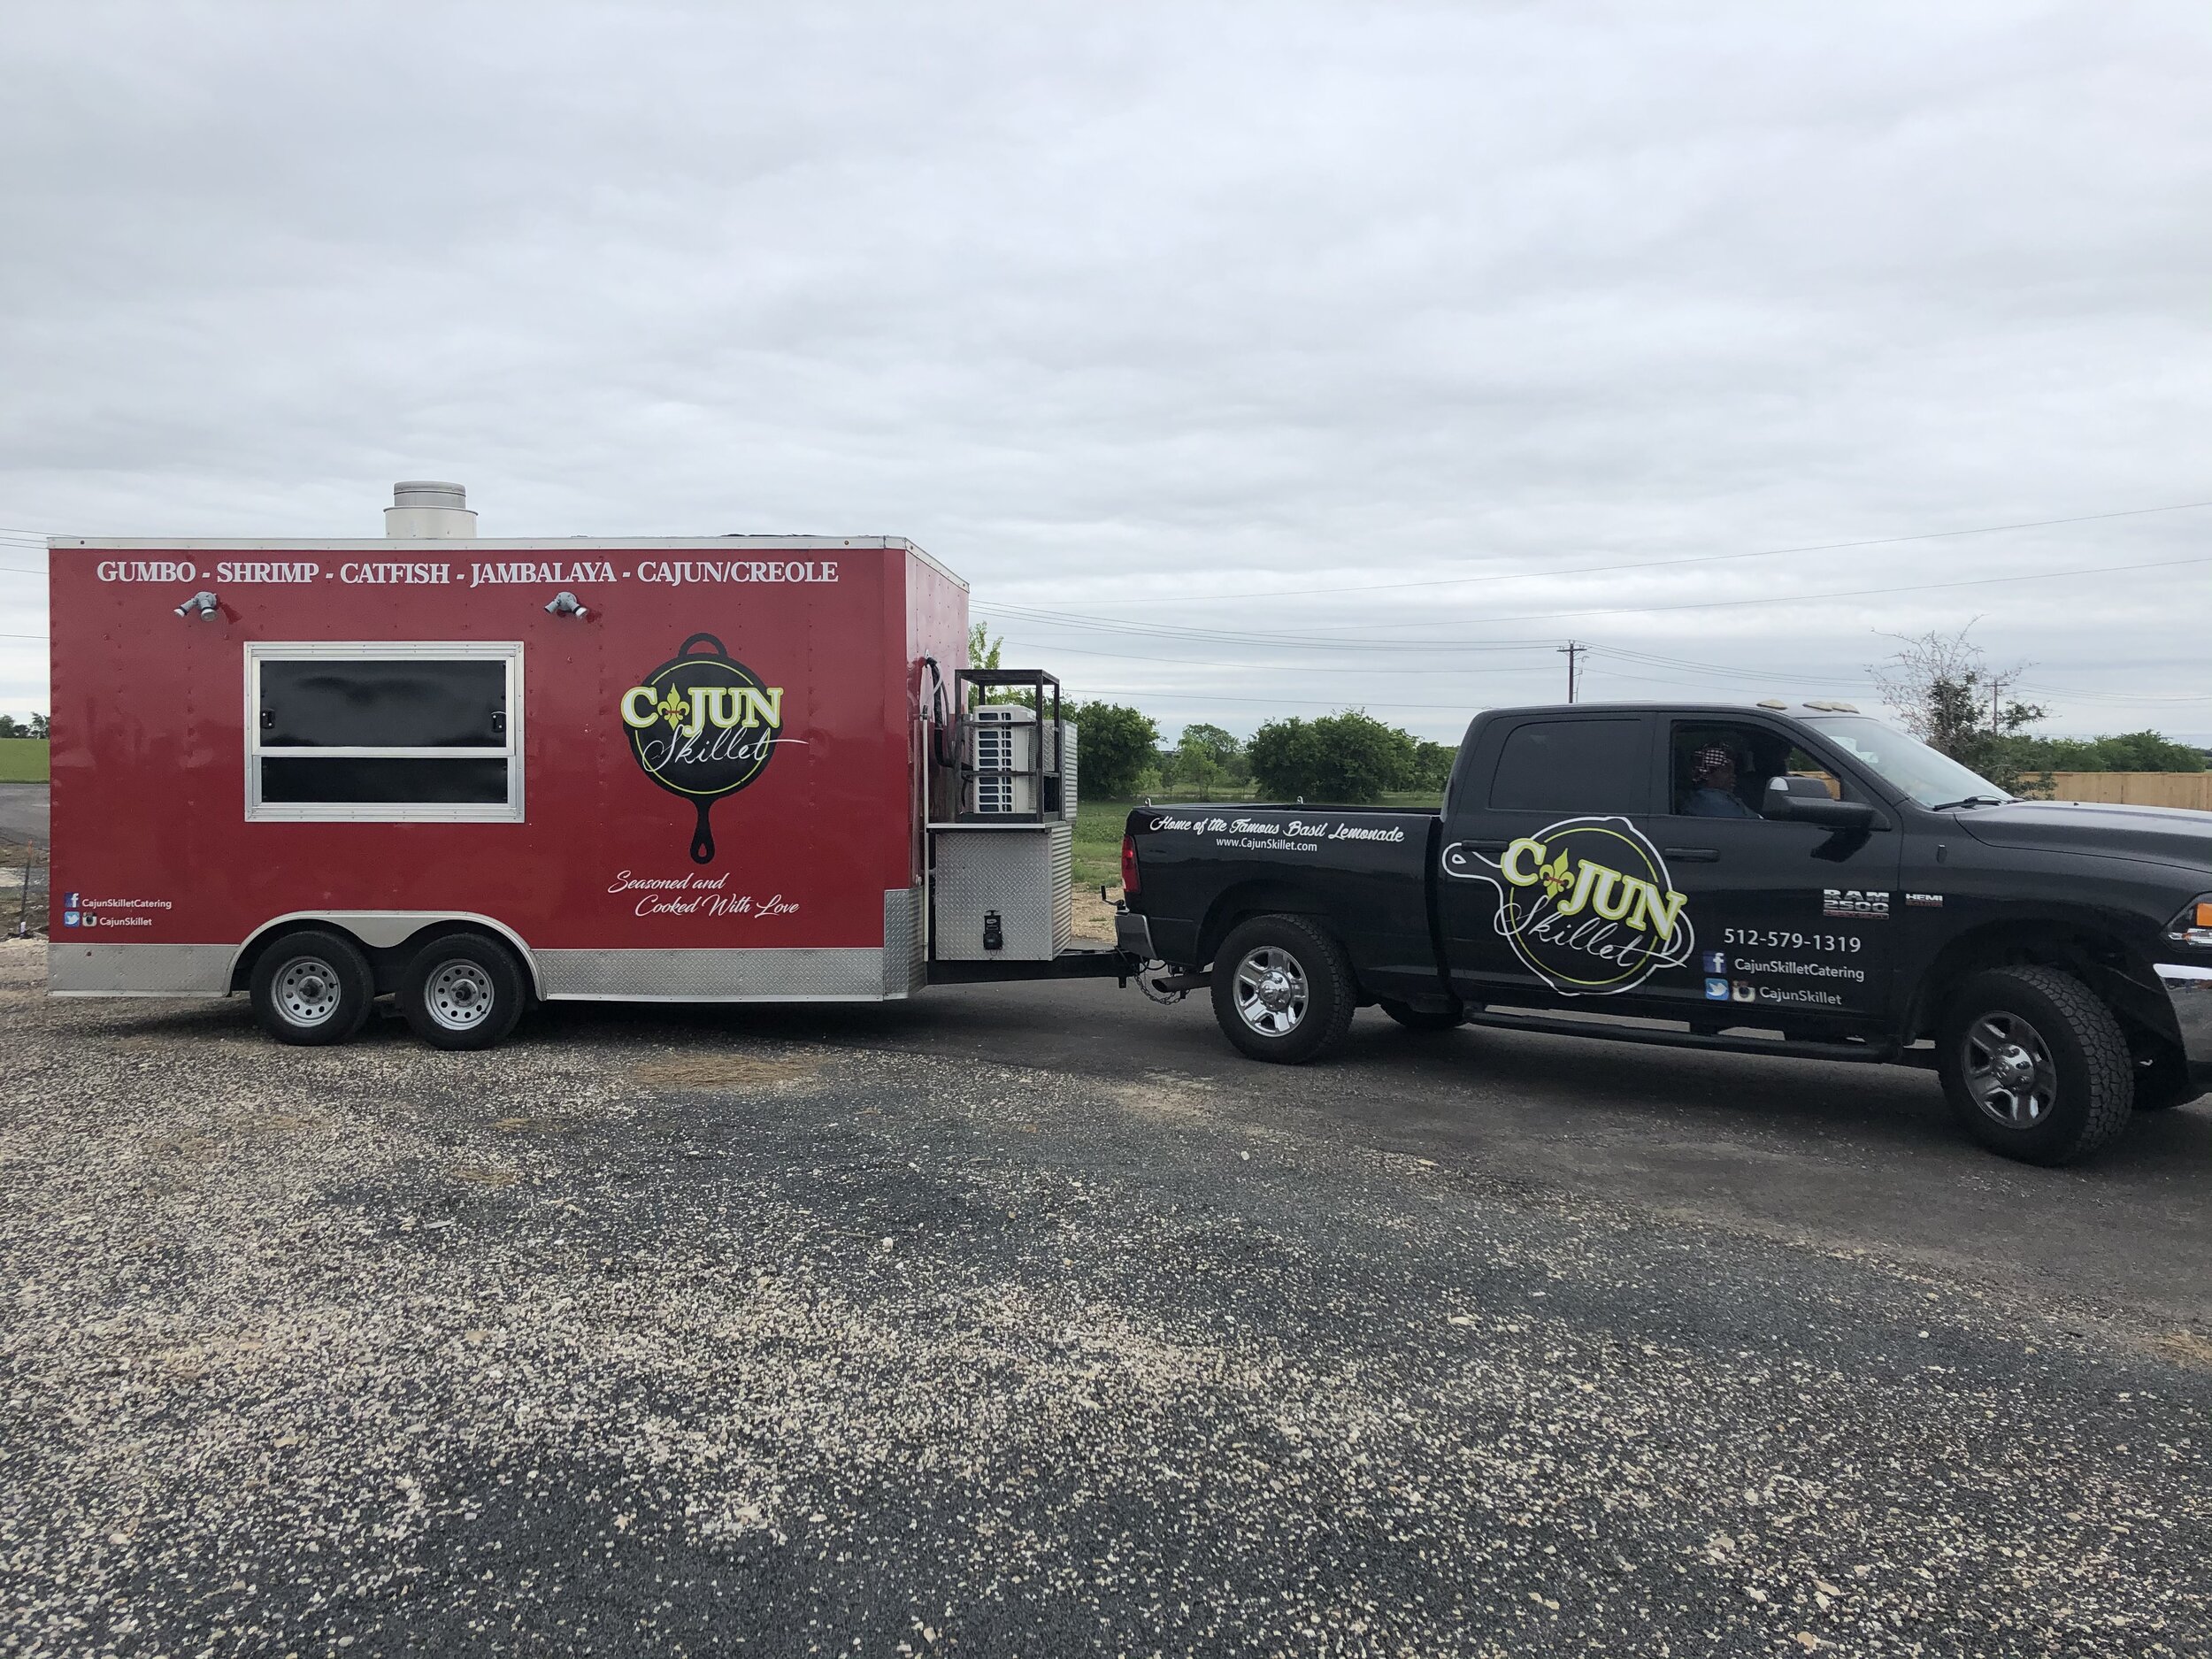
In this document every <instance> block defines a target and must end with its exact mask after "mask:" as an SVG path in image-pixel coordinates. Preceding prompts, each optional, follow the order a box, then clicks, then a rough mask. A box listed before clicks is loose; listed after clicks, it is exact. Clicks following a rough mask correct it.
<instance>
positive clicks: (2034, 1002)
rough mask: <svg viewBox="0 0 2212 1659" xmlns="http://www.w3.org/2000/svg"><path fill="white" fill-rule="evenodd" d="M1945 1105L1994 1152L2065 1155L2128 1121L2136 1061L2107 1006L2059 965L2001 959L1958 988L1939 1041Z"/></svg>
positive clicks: (2057, 1158) (2024, 1156) (2071, 1157)
mask: <svg viewBox="0 0 2212 1659" xmlns="http://www.w3.org/2000/svg"><path fill="white" fill-rule="evenodd" d="M1937 1064H1938V1069H1939V1071H1940V1073H1941V1075H1942V1078H1943V1091H1944V1093H1945V1094H1946V1095H1947V1096H1948V1097H1949V1099H1950V1102H1951V1110H1952V1111H1953V1112H1954V1113H1955V1114H1956V1115H1957V1117H1958V1119H1959V1121H1960V1123H1961V1124H1962V1125H1963V1126H1964V1127H1965V1129H1966V1132H1967V1133H1969V1134H1970V1135H1972V1136H1973V1137H1974V1138H1975V1139H1976V1140H1977V1141H1980V1142H1981V1143H1982V1144H1983V1145H1984V1146H1985V1147H1987V1148H1989V1149H1990V1150H1991V1151H1993V1152H1998V1153H2001V1154H2003V1155H2004V1156H2006V1157H2008V1158H2018V1159H2020V1160H2021V1161H2022V1162H2024V1163H2028V1164H2071V1163H2074V1162H2076V1161H2077V1160H2078V1159H2081V1158H2085V1157H2087V1156H2089V1155H2090V1154H2091V1153H2093V1152H2094V1151H2096V1150H2097V1149H2098V1148H2101V1147H2102V1146H2104V1145H2105V1144H2106V1143H2107V1142H2108V1141H2110V1140H2111V1139H2112V1138H2113V1137H2114V1136H2115V1135H2116V1134H2118V1133H2120V1131H2121V1130H2122V1129H2123V1128H2124V1127H2126V1125H2127V1120H2128V1112H2129V1110H2130V1109H2131V1107H2132V1105H2133V1103H2134V1092H2135V1063H2134V1060H2133V1057H2132V1056H2131V1055H2130V1054H2129V1053H2128V1045H2127V1038H2126V1036H2125V1035H2124V1033H2122V1032H2121V1030H2120V1024H2119V1022H2118V1021H2117V1020H2116V1019H2115V1018H2113V1017H2112V1011H2111V1010H2109V1009H2108V1008H2107V1007H2106V1006H2105V1005H2104V1004H2103V1003H2102V1002H2099V1001H2098V1000H2097V999H2096V997H2095V996H2094V995H2092V994H2091V993H2090V990H2089V987H2086V986H2085V985H2084V984H2082V982H2081V981H2080V980H2078V979H2075V978H2074V977H2073V976H2072V975H2070V974H2067V973H2062V972H2059V971H2058V970H2057V969H2055V968H1998V969H1993V970H1992V971H1990V972H1986V973H1978V974H1976V975H1975V976H1974V977H1973V978H1972V979H1969V980H1968V981H1967V982H1966V983H1965V984H1964V985H1963V986H1962V987H1959V993H1958V995H1956V996H1955V998H1953V999H1952V1002H1951V1007H1950V1010H1949V1012H1948V1013H1947V1015H1946V1016H1945V1018H1944V1022H1943V1031H1942V1034H1941V1036H1940V1037H1939V1039H1938V1041H1937Z"/></svg>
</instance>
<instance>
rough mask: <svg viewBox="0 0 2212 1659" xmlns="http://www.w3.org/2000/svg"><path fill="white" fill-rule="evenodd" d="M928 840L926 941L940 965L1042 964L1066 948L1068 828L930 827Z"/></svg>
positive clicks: (1070, 893)
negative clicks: (930, 865) (928, 925)
mask: <svg viewBox="0 0 2212 1659" xmlns="http://www.w3.org/2000/svg"><path fill="white" fill-rule="evenodd" d="M930 841H931V844H932V847H933V853H934V857H935V860H936V867H935V868H934V869H933V871H932V872H931V877H930V904H931V908H932V910H933V911H934V915H933V918H932V923H931V932H930V937H931V939H932V941H933V942H934V946H935V955H936V957H937V959H938V960H939V961H941V962H1044V961H1049V960H1050V959H1051V958H1053V957H1054V956H1058V955H1059V954H1060V953H1061V952H1062V951H1063V950H1065V949H1067V947H1068V940H1069V938H1070V936H1071V934H1072V933H1073V932H1074V926H1075V831H1074V829H1073V827H1072V826H1069V825H1067V824H1063V823H1054V822H1046V823H1043V824H974V825H970V824H963V825H960V826H940V827H938V828H935V829H933V830H932V831H931V833H930ZM994 917H995V918H997V922H996V926H995V927H994V926H993V925H992V918H994ZM993 937H995V938H996V940H997V941H998V945H997V948H996V949H992V948H991V946H990V944H989V943H988V941H989V939H991V938H993Z"/></svg>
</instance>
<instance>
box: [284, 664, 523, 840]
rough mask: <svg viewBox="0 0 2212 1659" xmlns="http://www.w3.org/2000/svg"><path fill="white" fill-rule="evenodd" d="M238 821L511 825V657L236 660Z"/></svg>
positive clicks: (516, 770) (516, 803)
mask: <svg viewBox="0 0 2212 1659" xmlns="http://www.w3.org/2000/svg"><path fill="white" fill-rule="evenodd" d="M246 816H247V817H248V818H274V819H293V820H303V819H305V820H325V821H327V820H334V819H335V820H347V819H350V820H358V821H367V822H375V823H401V822H419V821H433V822H446V823H452V822H464V823H466V822H481V823H502V822H512V821H515V820H518V819H519V818H521V817H522V647H521V645H520V644H519V643H518V642H517V643H504V642H502V643H485V642H480V641H463V642H459V643H455V644H432V643H427V642H424V641H405V642H403V643H397V644H394V643H385V642H365V643H359V644H342V643H337V642H324V641H317V642H315V643H311V644H303V645H280V644H274V643H256V644H252V645H249V646H247V647H246Z"/></svg>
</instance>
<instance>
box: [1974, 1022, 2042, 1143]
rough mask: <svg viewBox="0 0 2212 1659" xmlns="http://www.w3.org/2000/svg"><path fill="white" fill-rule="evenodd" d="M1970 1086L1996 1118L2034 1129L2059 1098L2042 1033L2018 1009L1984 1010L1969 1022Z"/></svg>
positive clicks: (1977, 1100)
mask: <svg viewBox="0 0 2212 1659" xmlns="http://www.w3.org/2000/svg"><path fill="white" fill-rule="evenodd" d="M1965 1049H1966V1052H1965V1056H1964V1058H1965V1067H1964V1070H1965V1073H1966V1091H1967V1093H1968V1094H1971V1095H1972V1096H1973V1097H1974V1104H1975V1105H1977V1106H1978V1107H1979V1108H1981V1110H1982V1111H1983V1113H1984V1115H1985V1116H1986V1117H1988V1118H1990V1119H1991V1120H1992V1121H1993V1122H1995V1123H1999V1124H2001V1125H2004V1126H2005V1127H2006V1128H2008V1129H2032V1128H2034V1127H2035V1126H2036V1125H2038V1124H2039V1123H2041V1122H2043V1120H2044V1119H2045V1118H2048V1117H2049V1116H2050V1115H2051V1108H2052V1107H2053V1106H2054V1105H2055V1103H2056V1102H2057V1100H2058V1068H2057V1066H2056V1065H2055V1064H2053V1063H2052V1060H2051V1050H2050V1048H2049V1046H2048V1045H2047V1044H2046V1043H2045V1042H2044V1041H2043V1033H2040V1032H2039V1031H2038V1030H2036V1028H2035V1027H2034V1026H2033V1025H2030V1024H2029V1023H2028V1022H2027V1021H2026V1020H2024V1019H2023V1018H2021V1017H2020V1016H2019V1015H2017V1014H2007V1013H1993V1014H1984V1015H1983V1016H1982V1017H1981V1018H1979V1019H1978V1020H1976V1021H1975V1022H1974V1023H1973V1024H1972V1025H1970V1026H1969V1027H1967V1032H1966V1038H1965Z"/></svg>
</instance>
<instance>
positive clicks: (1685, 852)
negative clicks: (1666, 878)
mask: <svg viewBox="0 0 2212 1659" xmlns="http://www.w3.org/2000/svg"><path fill="white" fill-rule="evenodd" d="M1659 856H1661V857H1662V858H1679V859H1680V860H1681V861H1682V862H1683V863H1684V864H1718V863H1719V862H1720V849H1719V848H1717V847H1662V848H1661V849H1659Z"/></svg>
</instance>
